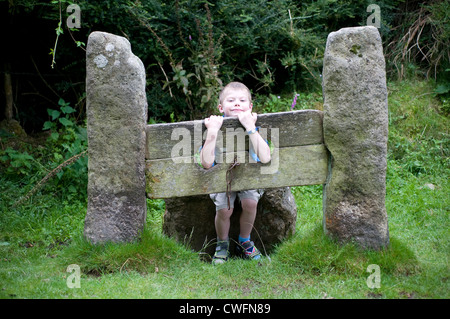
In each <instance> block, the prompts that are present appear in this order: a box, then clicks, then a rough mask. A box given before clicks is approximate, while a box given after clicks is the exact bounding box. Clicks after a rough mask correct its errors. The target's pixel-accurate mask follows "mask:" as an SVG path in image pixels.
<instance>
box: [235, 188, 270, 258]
mask: <svg viewBox="0 0 450 319" xmlns="http://www.w3.org/2000/svg"><path fill="white" fill-rule="evenodd" d="M263 193H264V191H263V190H249V191H244V192H241V193H239V198H240V200H241V206H242V213H241V217H240V220H239V221H240V231H239V245H238V246H237V247H236V248H237V252H238V253H239V254H241V255H242V256H243V257H244V258H249V259H254V260H257V259H260V258H261V253H260V252H259V250H258V249H257V248H256V247H255V245H254V243H253V242H252V241H251V240H250V234H251V232H252V229H253V224H254V222H255V218H256V211H257V207H258V201H259V199H260V198H261V196H262V194H263Z"/></svg>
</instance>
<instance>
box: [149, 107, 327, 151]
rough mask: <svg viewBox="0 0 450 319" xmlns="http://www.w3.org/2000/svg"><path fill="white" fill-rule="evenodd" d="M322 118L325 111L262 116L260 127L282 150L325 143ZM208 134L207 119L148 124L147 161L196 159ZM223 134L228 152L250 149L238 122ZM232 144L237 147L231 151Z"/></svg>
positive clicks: (230, 123) (231, 123) (232, 120)
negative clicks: (283, 148)
mask: <svg viewBox="0 0 450 319" xmlns="http://www.w3.org/2000/svg"><path fill="white" fill-rule="evenodd" d="M322 119H323V113H322V112H321V111H318V110H300V111H291V112H280V113H268V114H259V115H258V119H257V122H256V125H257V126H260V127H261V130H260V131H261V133H262V135H264V136H265V137H266V138H267V139H269V140H271V141H272V142H273V143H274V144H275V146H277V147H280V148H282V147H291V146H301V145H314V144H322V143H323V130H322V126H323V125H322ZM205 132H206V127H205V125H204V121H203V120H198V121H187V122H178V123H165V124H153V125H148V126H147V127H146V135H147V142H146V146H147V149H146V159H164V158H173V157H180V156H182V157H189V156H193V155H194V154H195V152H197V151H198V149H199V147H200V146H201V145H202V144H203V135H204V133H205ZM221 132H222V135H221V137H222V138H223V139H222V140H220V136H219V139H218V141H217V145H219V147H227V145H228V149H227V151H228V152H232V151H242V150H248V138H247V137H246V134H245V132H244V129H243V127H242V126H241V124H240V123H239V120H238V119H236V118H224V122H223V125H222V128H221ZM228 138H232V139H233V140H234V142H233V141H228ZM242 141H244V142H242ZM230 145H234V148H233V149H230V147H229V146H230Z"/></svg>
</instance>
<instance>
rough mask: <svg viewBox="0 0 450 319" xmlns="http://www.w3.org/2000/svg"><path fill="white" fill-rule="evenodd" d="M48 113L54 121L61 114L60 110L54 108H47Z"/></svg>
mask: <svg viewBox="0 0 450 319" xmlns="http://www.w3.org/2000/svg"><path fill="white" fill-rule="evenodd" d="M47 113H48V115H50V116H51V117H52V121H54V120H56V119H57V118H58V117H59V116H60V115H61V112H60V111H58V110H52V109H47Z"/></svg>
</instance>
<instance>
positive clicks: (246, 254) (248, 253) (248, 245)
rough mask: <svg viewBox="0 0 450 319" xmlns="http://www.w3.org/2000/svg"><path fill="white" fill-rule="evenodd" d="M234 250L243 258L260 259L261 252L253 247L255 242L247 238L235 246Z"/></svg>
mask: <svg viewBox="0 0 450 319" xmlns="http://www.w3.org/2000/svg"><path fill="white" fill-rule="evenodd" d="M236 252H237V254H238V255H239V256H241V257H242V258H244V259H252V260H258V259H261V252H260V251H259V250H258V248H256V247H255V243H254V242H252V241H250V240H247V241H246V242H243V243H239V244H238V245H237V246H236Z"/></svg>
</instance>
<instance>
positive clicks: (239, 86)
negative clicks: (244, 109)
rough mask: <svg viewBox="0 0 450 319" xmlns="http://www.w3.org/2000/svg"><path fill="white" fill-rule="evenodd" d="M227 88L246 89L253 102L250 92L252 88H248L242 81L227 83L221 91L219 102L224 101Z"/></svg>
mask: <svg viewBox="0 0 450 319" xmlns="http://www.w3.org/2000/svg"><path fill="white" fill-rule="evenodd" d="M227 89H239V90H246V91H247V93H248V98H249V100H250V102H252V93H251V92H250V90H249V89H248V87H247V86H245V84H243V83H241V82H230V83H228V84H227V85H225V87H224V88H223V89H222V90H221V91H220V93H219V104H222V102H223V97H224V95H225V91H226V90H227Z"/></svg>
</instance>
